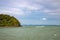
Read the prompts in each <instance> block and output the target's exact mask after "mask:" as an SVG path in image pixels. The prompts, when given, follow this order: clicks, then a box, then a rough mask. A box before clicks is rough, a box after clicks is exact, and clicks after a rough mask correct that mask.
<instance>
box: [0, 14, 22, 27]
mask: <svg viewBox="0 0 60 40" xmlns="http://www.w3.org/2000/svg"><path fill="white" fill-rule="evenodd" d="M20 26H21V24H20V22H19V21H18V20H17V19H16V18H15V17H13V16H10V15H6V14H0V27H20Z"/></svg>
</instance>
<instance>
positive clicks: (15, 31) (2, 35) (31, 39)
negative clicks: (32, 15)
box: [0, 26, 60, 40]
mask: <svg viewBox="0 0 60 40" xmlns="http://www.w3.org/2000/svg"><path fill="white" fill-rule="evenodd" d="M0 40H60V26H23V27H9V28H7V27H5V28H3V27H0Z"/></svg>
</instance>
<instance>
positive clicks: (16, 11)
mask: <svg viewBox="0 0 60 40" xmlns="http://www.w3.org/2000/svg"><path fill="white" fill-rule="evenodd" d="M0 13H3V14H11V15H13V14H15V15H24V13H23V11H22V10H20V9H19V8H7V9H2V10H0Z"/></svg>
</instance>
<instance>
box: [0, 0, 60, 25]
mask: <svg viewBox="0 0 60 40" xmlns="http://www.w3.org/2000/svg"><path fill="white" fill-rule="evenodd" d="M0 14H8V15H11V16H14V17H15V18H17V19H18V20H19V22H20V23H21V25H60V0H0Z"/></svg>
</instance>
